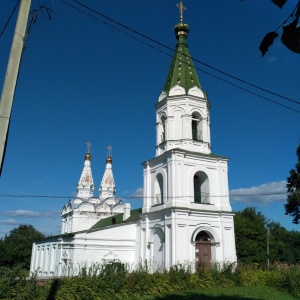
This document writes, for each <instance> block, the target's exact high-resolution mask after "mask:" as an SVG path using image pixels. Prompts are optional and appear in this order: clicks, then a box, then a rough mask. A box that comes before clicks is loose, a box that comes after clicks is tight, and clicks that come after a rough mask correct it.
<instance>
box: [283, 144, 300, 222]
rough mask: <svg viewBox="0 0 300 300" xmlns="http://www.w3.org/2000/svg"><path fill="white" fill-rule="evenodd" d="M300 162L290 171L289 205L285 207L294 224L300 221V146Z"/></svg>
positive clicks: (299, 153) (298, 153) (288, 182)
mask: <svg viewBox="0 0 300 300" xmlns="http://www.w3.org/2000/svg"><path fill="white" fill-rule="evenodd" d="M296 153H297V157H298V162H297V164H296V168H295V169H291V170H290V176H289V177H288V178H287V185H286V187H287V192H288V196H287V203H286V204H285V205H284V207H285V214H286V215H290V216H292V217H293V223H295V224H299V221H300V144H299V145H298V148H297V152H296Z"/></svg>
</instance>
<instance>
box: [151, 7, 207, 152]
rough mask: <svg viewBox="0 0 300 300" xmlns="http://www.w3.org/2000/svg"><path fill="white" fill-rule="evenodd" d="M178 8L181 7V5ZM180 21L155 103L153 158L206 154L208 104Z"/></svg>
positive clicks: (185, 25) (184, 26) (184, 27)
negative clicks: (175, 153)
mask: <svg viewBox="0 0 300 300" xmlns="http://www.w3.org/2000/svg"><path fill="white" fill-rule="evenodd" d="M180 5H181V6H180ZM179 8H180V11H181V17H180V22H179V23H178V24H177V25H176V26H175V28H174V31H175V35H176V39H177V46H176V51H175V54H174V57H173V60H172V63H171V66H170V69H169V72H168V75H167V79H166V82H165V85H164V88H163V90H162V92H161V94H160V96H159V98H158V103H157V104H156V106H155V108H156V156H159V155H160V154H162V153H164V152H165V151H168V150H170V149H174V148H182V149H186V150H190V151H196V152H201V153H206V154H209V153H210V152H211V146H210V121H209V110H210V103H209V100H208V98H207V95H206V93H205V92H204V91H203V90H202V88H201V85H200V82H199V79H198V76H197V73H196V70H195V68H194V65H193V61H192V59H191V56H190V53H189V50H188V45H187V37H188V32H189V26H188V25H187V24H185V23H183V17H182V14H183V9H184V6H183V5H182V2H180V4H179Z"/></svg>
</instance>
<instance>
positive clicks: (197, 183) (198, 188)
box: [194, 172, 210, 204]
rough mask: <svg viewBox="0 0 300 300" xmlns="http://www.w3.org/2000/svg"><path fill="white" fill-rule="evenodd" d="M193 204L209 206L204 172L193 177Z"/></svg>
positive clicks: (207, 181) (206, 179) (207, 187)
mask: <svg viewBox="0 0 300 300" xmlns="http://www.w3.org/2000/svg"><path fill="white" fill-rule="evenodd" d="M194 202H195V203H202V204H209V203H210V199H209V180H208V177H207V175H206V174H205V173H204V172H197V173H196V174H195V175H194Z"/></svg>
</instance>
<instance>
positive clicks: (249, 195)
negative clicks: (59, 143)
mask: <svg viewBox="0 0 300 300" xmlns="http://www.w3.org/2000/svg"><path fill="white" fill-rule="evenodd" d="M286 194H287V193H286V192H276V193H275V192H272V193H253V194H242V193H241V194H230V193H229V195H208V197H210V198H217V197H252V196H253V197H254V196H276V195H286ZM0 198H52V199H80V198H78V197H74V196H57V195H12V194H0ZM91 198H96V199H99V198H97V197H91ZM119 198H124V199H141V198H145V199H156V197H155V196H154V197H144V196H127V195H121V196H117V197H116V198H115V199H116V200H119ZM182 198H194V195H192V196H191V195H186V196H174V197H173V196H172V197H164V199H182Z"/></svg>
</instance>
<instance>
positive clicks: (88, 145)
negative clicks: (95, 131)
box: [86, 141, 92, 153]
mask: <svg viewBox="0 0 300 300" xmlns="http://www.w3.org/2000/svg"><path fill="white" fill-rule="evenodd" d="M91 145H92V144H91V142H90V141H88V142H87V143H86V147H87V153H90V150H91Z"/></svg>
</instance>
